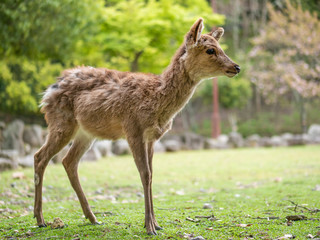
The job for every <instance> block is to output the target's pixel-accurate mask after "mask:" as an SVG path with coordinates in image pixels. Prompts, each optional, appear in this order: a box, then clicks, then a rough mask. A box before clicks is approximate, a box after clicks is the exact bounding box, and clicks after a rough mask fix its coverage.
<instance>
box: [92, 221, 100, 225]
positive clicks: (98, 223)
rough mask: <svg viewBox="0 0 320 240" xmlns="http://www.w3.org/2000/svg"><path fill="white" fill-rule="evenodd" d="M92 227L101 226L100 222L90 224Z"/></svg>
mask: <svg viewBox="0 0 320 240" xmlns="http://www.w3.org/2000/svg"><path fill="white" fill-rule="evenodd" d="M92 225H101V223H100V222H94V223H92Z"/></svg>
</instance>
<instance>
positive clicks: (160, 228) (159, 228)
mask: <svg viewBox="0 0 320 240" xmlns="http://www.w3.org/2000/svg"><path fill="white" fill-rule="evenodd" d="M155 229H156V230H162V229H163V228H162V227H160V226H155Z"/></svg>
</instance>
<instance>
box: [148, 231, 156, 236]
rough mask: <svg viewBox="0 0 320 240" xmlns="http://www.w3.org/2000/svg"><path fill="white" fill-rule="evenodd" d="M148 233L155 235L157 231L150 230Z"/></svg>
mask: <svg viewBox="0 0 320 240" xmlns="http://www.w3.org/2000/svg"><path fill="white" fill-rule="evenodd" d="M148 235H151V236H154V235H157V232H156V231H151V232H148Z"/></svg>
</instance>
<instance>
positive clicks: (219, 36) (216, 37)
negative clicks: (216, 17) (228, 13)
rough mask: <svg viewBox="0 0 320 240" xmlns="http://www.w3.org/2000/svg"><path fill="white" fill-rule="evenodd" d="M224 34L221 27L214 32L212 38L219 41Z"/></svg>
mask: <svg viewBox="0 0 320 240" xmlns="http://www.w3.org/2000/svg"><path fill="white" fill-rule="evenodd" d="M223 34H224V29H223V28H222V27H219V28H218V29H217V30H215V31H213V32H212V33H211V36H212V37H214V38H215V39H216V40H217V41H219V39H220V38H221V37H222V35H223Z"/></svg>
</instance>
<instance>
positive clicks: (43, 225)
mask: <svg viewBox="0 0 320 240" xmlns="http://www.w3.org/2000/svg"><path fill="white" fill-rule="evenodd" d="M38 227H39V228H42V227H47V225H46V224H45V223H41V224H39V225H38Z"/></svg>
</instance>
